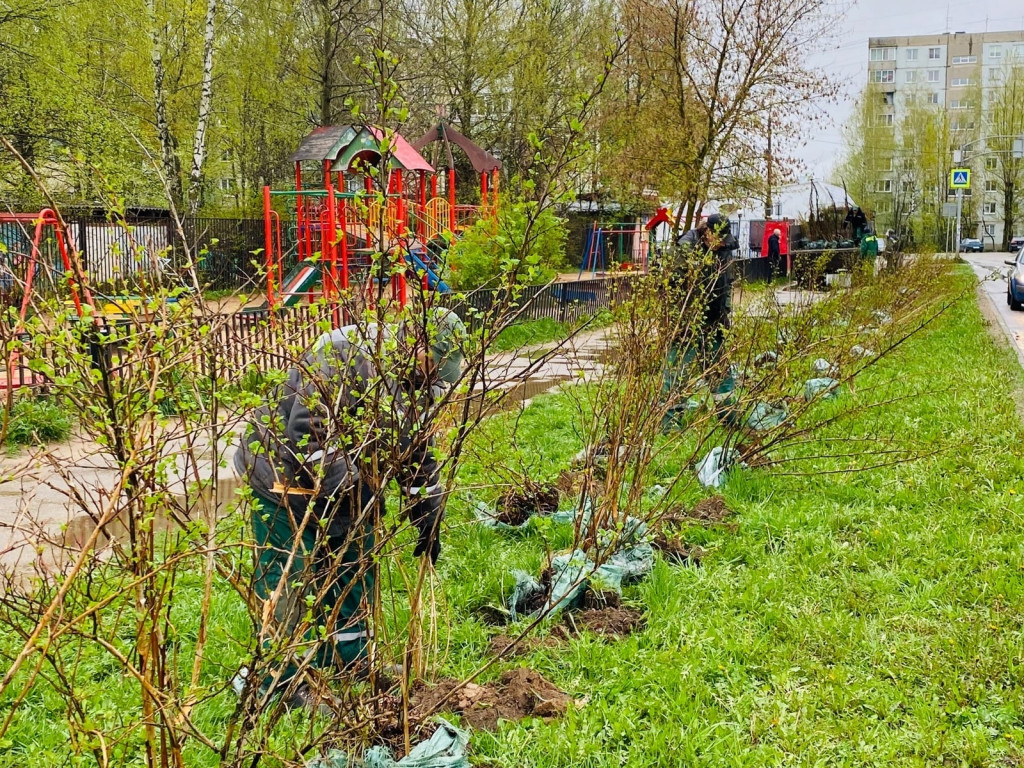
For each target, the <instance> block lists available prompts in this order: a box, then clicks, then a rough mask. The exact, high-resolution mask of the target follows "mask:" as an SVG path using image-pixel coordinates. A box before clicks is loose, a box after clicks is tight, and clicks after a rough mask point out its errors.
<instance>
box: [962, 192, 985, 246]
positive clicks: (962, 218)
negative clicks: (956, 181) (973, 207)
mask: <svg viewBox="0 0 1024 768" xmlns="http://www.w3.org/2000/svg"><path fill="white" fill-rule="evenodd" d="M963 212H964V191H963V190H962V189H958V190H957V191H956V255H957V256H959V255H960V225H961V223H962V221H963V218H962V217H963ZM982 247H983V248H984V246H982Z"/></svg>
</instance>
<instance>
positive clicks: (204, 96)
mask: <svg viewBox="0 0 1024 768" xmlns="http://www.w3.org/2000/svg"><path fill="white" fill-rule="evenodd" d="M216 16H217V0H208V2H207V4H206V29H205V31H204V33H203V77H202V83H201V90H200V93H199V115H198V119H197V120H196V132H195V136H194V138H193V141H192V167H191V169H190V171H189V188H188V211H189V214H190V215H192V216H195V215H196V213H197V212H198V210H199V200H200V197H201V195H202V189H203V170H204V168H205V166H206V131H207V128H208V127H209V125H210V105H211V103H212V101H213V50H214V20H215V19H216Z"/></svg>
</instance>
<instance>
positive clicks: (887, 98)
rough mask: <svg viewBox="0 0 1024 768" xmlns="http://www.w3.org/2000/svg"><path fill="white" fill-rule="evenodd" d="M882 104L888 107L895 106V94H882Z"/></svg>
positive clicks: (891, 92) (889, 92)
mask: <svg viewBox="0 0 1024 768" xmlns="http://www.w3.org/2000/svg"><path fill="white" fill-rule="evenodd" d="M882 102H883V103H884V104H885V105H886V106H888V107H891V106H893V105H895V103H896V94H895V93H894V92H893V91H888V92H887V93H884V94H882Z"/></svg>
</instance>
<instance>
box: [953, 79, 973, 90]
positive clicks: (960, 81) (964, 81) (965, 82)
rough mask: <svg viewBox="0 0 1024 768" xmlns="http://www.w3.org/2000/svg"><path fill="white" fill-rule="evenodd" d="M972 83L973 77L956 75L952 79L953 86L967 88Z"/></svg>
mask: <svg viewBox="0 0 1024 768" xmlns="http://www.w3.org/2000/svg"><path fill="white" fill-rule="evenodd" d="M970 84H971V78H969V77H954V78H953V80H952V86H953V87H954V88H965V87H966V86H968V85H970Z"/></svg>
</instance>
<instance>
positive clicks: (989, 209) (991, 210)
mask: <svg viewBox="0 0 1024 768" xmlns="http://www.w3.org/2000/svg"><path fill="white" fill-rule="evenodd" d="M983 210H984V212H985V215H986V216H995V215H996V204H995V203H985V206H984V208H983Z"/></svg>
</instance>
